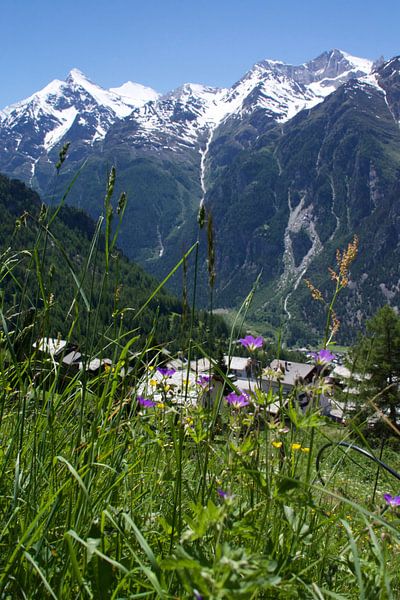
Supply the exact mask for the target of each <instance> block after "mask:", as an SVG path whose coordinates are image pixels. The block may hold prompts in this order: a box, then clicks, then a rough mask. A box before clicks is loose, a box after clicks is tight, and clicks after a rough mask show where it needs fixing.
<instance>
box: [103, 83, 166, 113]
mask: <svg viewBox="0 0 400 600" xmlns="http://www.w3.org/2000/svg"><path fill="white" fill-rule="evenodd" d="M110 92H112V93H113V94H117V95H118V96H121V97H122V98H123V100H124V102H126V103H127V104H129V105H131V106H134V107H138V106H142V105H143V104H146V102H151V101H155V100H157V98H159V97H160V94H159V93H158V92H156V90H154V89H153V88H151V87H148V86H146V85H142V84H141V83H136V82H134V81H126V82H125V83H123V84H122V85H120V86H119V87H112V88H110Z"/></svg>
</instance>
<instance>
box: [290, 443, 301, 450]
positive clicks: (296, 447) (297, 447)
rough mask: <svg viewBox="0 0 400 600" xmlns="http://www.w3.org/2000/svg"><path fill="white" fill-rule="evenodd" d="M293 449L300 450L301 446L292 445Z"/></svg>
mask: <svg viewBox="0 0 400 600" xmlns="http://www.w3.org/2000/svg"><path fill="white" fill-rule="evenodd" d="M291 448H292V450H300V448H301V444H298V443H297V442H295V443H294V444H292V446H291Z"/></svg>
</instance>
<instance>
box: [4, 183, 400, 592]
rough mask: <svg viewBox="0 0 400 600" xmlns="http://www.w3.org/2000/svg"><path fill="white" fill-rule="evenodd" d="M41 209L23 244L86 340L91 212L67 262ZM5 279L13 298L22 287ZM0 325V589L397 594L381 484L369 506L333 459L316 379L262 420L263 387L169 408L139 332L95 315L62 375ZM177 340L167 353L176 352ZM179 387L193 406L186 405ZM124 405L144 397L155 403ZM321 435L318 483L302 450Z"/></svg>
mask: <svg viewBox="0 0 400 600" xmlns="http://www.w3.org/2000/svg"><path fill="white" fill-rule="evenodd" d="M112 186H113V177H110V180H109V185H108V189H107V194H106V202H105V222H106V227H105V231H106V244H105V249H104V252H105V254H106V265H108V264H109V259H110V253H111V252H112V250H113V248H114V245H115V243H116V238H115V235H114V234H113V233H112V231H113V230H112V227H111V215H112V212H111V208H110V207H111V205H110V199H111V195H112V189H111V188H112ZM122 213H123V207H122V208H121V214H122ZM47 218H48V221H47V222H43V224H42V227H41V229H40V233H39V236H47V239H48V240H51V241H52V242H53V243H54V244H55V245H56V247H57V248H58V249H59V251H60V253H61V254H63V256H64V255H65V260H66V261H67V264H68V266H69V270H70V275H71V287H72V288H73V289H74V293H73V299H72V303H71V308H70V312H71V316H72V318H71V327H70V331H69V336H68V337H69V341H73V340H74V332H75V328H77V327H79V328H80V330H81V331H85V330H86V331H87V332H88V335H89V332H90V331H98V328H99V325H98V324H99V323H100V319H99V312H98V311H99V310H100V306H101V300H102V295H103V294H104V293H105V289H106V287H107V285H108V277H109V274H108V267H107V268H106V272H105V273H104V276H103V280H102V284H101V286H100V288H99V289H95V288H94V285H93V284H92V285H91V286H89V293H87V292H85V291H84V287H83V282H84V281H86V280H87V278H88V277H90V273H91V272H92V270H91V268H90V267H91V266H92V264H93V263H94V262H95V260H96V256H97V255H98V253H99V252H100V249H99V238H100V227H101V222H99V226H98V228H97V229H96V232H95V235H94V237H93V241H92V245H91V249H90V253H89V256H88V257H86V260H85V261H84V263H83V266H82V268H81V270H80V272H76V270H75V268H74V266H73V263H72V262H71V261H70V259H69V258H68V256H67V255H66V253H65V251H64V250H63V245H62V241H61V240H58V239H56V238H55V237H54V235H53V233H52V230H51V225H52V216H48V217H47ZM38 243H39V241H38V240H37V242H36V245H35V247H34V248H33V249H30V250H29V252H30V256H31V257H32V260H31V262H30V264H29V268H31V269H36V273H37V278H38V281H39V293H38V300H39V298H40V281H41V279H42V277H43V276H44V274H43V272H42V269H43V268H44V267H43V265H44V262H43V260H42V259H41V257H40V255H38V252H37V251H36V250H35V249H37V248H38V247H39V246H38ZM196 248H197V244H195V246H194V247H193V248H192V249H190V250H189V251H188V253H187V255H186V256H185V257H184V259H182V261H181V263H182V264H184V263H185V262H186V261H187V260H188V259H190V257H191V256H193V255H194V254H193V253H192V251H193V250H195V249H196ZM24 256H25V253H24V255H18V254H13V253H12V252H9V253H7V254H6V255H4V256H3V257H2V265H1V269H2V271H1V272H2V273H3V274H7V275H8V276H10V273H11V274H12V272H13V269H14V266H15V265H16V264H17V263H18V261H19V260H22V259H23V258H24ZM179 266H180V265H177V266H176V267H175V269H174V271H175V270H176V269H177V268H179ZM167 279H168V277H167V278H166V280H167ZM166 280H164V282H163V284H164V283H165V281H166ZM19 284H20V285H19V289H20V291H21V294H22V295H23V294H28V293H30V291H29V290H27V289H26V287H25V286H24V282H23V281H21V282H19ZM163 284H161V285H163ZM161 285H160V286H159V287H158V288H157V289H155V290H154V291H153V292H150V293H149V300H148V302H150V300H151V299H153V298H154V297H155V295H156V294H157V292H158V290H159V289H160V288H161ZM42 291H43V290H42ZM46 293H47V291H46ZM47 296H48V294H47ZM47 296H46V297H47ZM250 300H251V295H250V296H249V298H247V299H246V301H245V302H244V305H243V307H242V310H241V311H239V314H238V320H239V321H240V319H241V318H242V315H243V314H245V312H246V310H247V308H248V304H249V301H250ZM42 301H44V298H42ZM20 302H21V304H23V303H24V298H22V297H21V299H20ZM148 302H147V303H145V305H147V304H148ZM125 308H129V307H122V308H119V309H118V310H119V311H121V310H124V309H125ZM143 309H144V306H143ZM141 310H142V309H141ZM138 312H139V313H140V311H138ZM117 313H118V314H120V313H119V312H118V311H117ZM1 318H2V336H1V352H0V360H1V378H0V393H1V407H0V439H1V446H0V472H1V477H0V494H1V504H0V507H1V508H0V510H1V513H0V522H1V529H0V557H1V564H2V569H1V573H0V597H1V598H10V599H14V598H29V599H30V598H32V599H33V598H58V599H71V598H93V599H98V598H99V599H106V598H107V599H108V598H110V599H122V598H149V599H150V598H165V599H167V598H171V599H172V598H197V599H199V598H201V597H202V598H210V599H222V598H249V599H250V598H271V599H279V598H282V599H286V598H288V599H290V598H293V599H294V598H314V599H318V600H320V599H324V598H336V599H339V598H342V599H344V598H346V599H350V598H351V599H352V598H360V599H370V598H381V599H384V598H385V599H386V598H387V599H396V598H399V597H400V581H399V577H398V572H399V566H400V565H399V559H398V549H399V544H400V534H399V521H398V516H399V515H398V513H397V512H396V510H395V509H394V508H389V509H388V508H387V507H385V506H384V502H383V499H382V493H383V492H392V493H395V492H396V488H395V487H390V485H394V486H395V481H394V482H392V483H391V482H389V480H387V481H385V483H383V480H382V479H379V483H378V485H377V493H376V495H375V498H374V501H372V500H371V496H370V495H368V494H366V493H364V492H365V490H366V489H367V488H368V490H369V491H371V490H372V489H373V486H374V482H375V471H374V473H373V475H372V476H371V478H370V479H371V481H369V480H364V479H363V473H362V470H363V469H364V468H365V463H364V464H361V463H360V461H362V458H360V459H359V462H358V463H357V464H354V463H353V462H350V461H348V460H347V456H346V457H345V458H343V453H342V452H341V449H340V448H339V446H338V444H339V442H340V441H341V440H343V439H349V437H351V436H352V435H354V434H352V433H351V432H349V430H346V429H343V428H341V427H340V426H335V425H332V424H330V425H327V423H326V421H325V420H324V419H322V418H321V417H320V414H319V410H318V394H319V393H321V388H320V383H321V381H316V384H315V391H314V398H315V401H314V403H313V406H312V407H311V408H310V409H309V410H308V411H307V412H306V413H303V412H301V411H300V410H299V409H298V408H297V406H296V403H295V402H294V401H293V402H291V403H289V405H288V408H287V409H286V411H282V413H281V417H280V419H279V420H271V418H270V417H269V413H268V406H269V404H271V403H272V402H274V401H276V400H277V399H279V393H278V397H277V396H276V395H274V394H273V393H272V392H270V393H268V394H266V393H264V392H262V391H261V390H258V392H257V393H256V394H255V395H254V397H253V398H252V401H251V403H250V405H249V406H247V407H245V408H236V409H235V408H230V407H228V406H227V404H226V401H225V399H224V384H223V383H222V385H221V386H220V388H219V392H218V394H217V395H216V397H215V400H214V403H212V404H210V403H205V402H203V401H202V395H203V394H204V390H203V389H202V388H201V387H200V386H197V387H196V384H189V383H188V382H187V381H184V380H183V383H182V387H183V389H184V393H183V401H182V394H181V395H180V398H181V400H180V401H179V402H178V400H177V397H178V391H177V389H176V388H174V387H173V386H170V385H169V384H168V382H167V380H165V381H161V382H160V381H158V382H157V383H155V382H154V381H152V379H153V377H154V369H155V368H156V367H157V365H158V364H159V362H161V354H159V352H158V349H157V348H153V347H152V336H151V334H150V335H149V337H148V340H147V341H146V342H145V343H144V344H143V345H142V346H141V348H140V349H139V350H138V349H137V347H136V346H135V344H136V342H137V340H138V339H139V336H140V332H139V331H137V330H132V331H131V332H128V333H127V332H125V331H123V329H122V328H121V326H120V321H118V319H116V318H115V319H114V320H113V319H111V322H112V324H113V325H112V326H111V327H110V328H109V329H108V330H107V331H106V332H101V335H100V334H99V336H98V338H99V339H102V340H107V342H106V344H105V347H99V344H98V341H97V338H96V337H95V336H92V337H89V341H88V344H87V347H86V349H85V350H86V359H85V360H84V361H83V362H84V364H83V369H82V370H81V371H78V372H72V371H65V368H63V366H62V365H61V364H60V362H59V361H56V360H53V359H52V358H50V357H46V356H43V355H41V354H40V353H39V352H38V350H37V349H33V348H32V346H31V341H32V340H31V339H29V336H28V337H27V342H26V345H25V348H24V353H22V354H20V355H17V353H16V352H15V344H14V333H13V331H10V330H9V327H8V322H7V319H6V318H5V316H4V314H3V312H2V313H1ZM37 318H38V319H41V322H40V323H36V326H37V327H36V329H35V330H36V331H40V332H41V333H42V335H43V336H44V337H45V336H46V335H47V332H48V331H49V328H50V323H51V303H50V302H47V304H46V302H45V303H44V308H43V309H42V310H41V311H40V312H39V311H37ZM194 318H195V313H194V311H192V313H191V319H194ZM93 321H94V322H95V324H96V326H95V327H94V328H93V327H91V326H90V325H91V323H93ZM233 339H234V334H232V337H231V340H230V344H229V350H228V354H230V353H231V346H232V342H233ZM191 344H192V341H191V340H190V339H189V348H186V349H183V350H184V351H189V354H190V348H191ZM133 349H135V352H134V353H133ZM203 352H204V354H207V352H206V349H203ZM110 354H111V355H112V359H113V364H112V366H111V367H109V368H106V369H104V370H103V371H100V373H99V374H97V375H96V376H93V375H92V376H89V374H88V372H87V370H86V369H85V367H86V365H87V363H88V361H89V360H90V359H91V358H93V357H94V356H100V357H103V356H110ZM128 366H130V367H131V370H130V371H128ZM187 375H188V374H186V375H185V372H183V378H185V377H186V379H188V377H187ZM219 375H220V379H222V382H223V381H224V374H223V373H221V372H220V373H219ZM160 394H161V396H162V400H163V401H160ZM193 394H197V401H196V402H191V401H189V398H190V397H192V396H193ZM139 397H145V398H146V399H148V400H152V399H155V400H154V401H155V404H154V406H143V405H141V404H140V403H139V400H138V398H139ZM293 400H294V399H293ZM327 440H328V441H331V442H332V447H331V450H330V453H329V460H327V461H326V462H325V463H324V465H323V469H324V478H325V482H326V485H325V486H323V485H321V484H320V482H319V480H318V479H317V476H316V472H315V456H316V452H317V451H318V449H319V448H320V447H321V445H322V444H325V443H326V442H327ZM389 459H390V460H392V461H393V460H394V459H395V460H398V459H397V457H396V456H395V455H393V454H392V455H390V456H389ZM344 461H346V462H344ZM338 463H339V465H338ZM395 466H396V465H395ZM338 474H339V475H340V479H338V478H337V477H338ZM357 490H358V493H357ZM355 491H356V493H354V492H355ZM361 497H362V499H363V502H360V498H361Z"/></svg>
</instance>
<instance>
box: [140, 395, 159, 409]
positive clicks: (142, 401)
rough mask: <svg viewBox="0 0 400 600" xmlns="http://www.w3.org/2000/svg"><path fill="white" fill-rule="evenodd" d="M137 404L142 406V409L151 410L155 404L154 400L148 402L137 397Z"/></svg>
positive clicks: (146, 399)
mask: <svg viewBox="0 0 400 600" xmlns="http://www.w3.org/2000/svg"><path fill="white" fill-rule="evenodd" d="M137 402H138V404H139V406H143V408H152V407H153V406H155V405H156V404H157V403H156V402H154V400H149V399H148V398H143V397H142V396H138V397H137Z"/></svg>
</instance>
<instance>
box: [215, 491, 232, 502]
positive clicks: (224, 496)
mask: <svg viewBox="0 0 400 600" xmlns="http://www.w3.org/2000/svg"><path fill="white" fill-rule="evenodd" d="M217 494H218V496H219V497H220V498H222V500H226V501H227V502H229V501H230V500H233V498H234V497H235V496H234V494H232V493H231V492H226V491H225V490H223V489H222V488H218V489H217Z"/></svg>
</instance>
